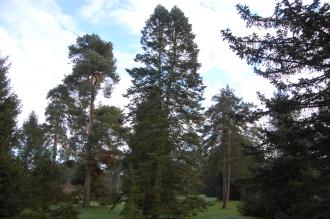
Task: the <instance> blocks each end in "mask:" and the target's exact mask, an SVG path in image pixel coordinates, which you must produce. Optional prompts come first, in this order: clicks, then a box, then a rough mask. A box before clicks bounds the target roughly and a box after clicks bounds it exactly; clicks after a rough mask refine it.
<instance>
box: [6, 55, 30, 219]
mask: <svg viewBox="0 0 330 219" xmlns="http://www.w3.org/2000/svg"><path fill="white" fill-rule="evenodd" d="M8 71H9V64H8V63H7V58H2V57H0V217H2V216H9V215H12V214H15V213H16V212H17V211H19V210H20V209H21V208H22V207H23V204H24V202H23V200H22V199H23V196H24V195H23V191H24V188H23V187H24V186H23V182H24V180H25V179H24V177H23V176H24V174H23V169H22V167H21V165H20V163H18V162H17V160H16V159H15V157H14V156H13V153H12V152H13V148H14V147H15V146H16V145H17V140H16V137H17V130H16V117H17V115H18V113H19V101H18V99H17V96H16V95H15V94H14V93H13V92H12V91H11V88H10V82H9V79H8V76H7V74H8Z"/></svg>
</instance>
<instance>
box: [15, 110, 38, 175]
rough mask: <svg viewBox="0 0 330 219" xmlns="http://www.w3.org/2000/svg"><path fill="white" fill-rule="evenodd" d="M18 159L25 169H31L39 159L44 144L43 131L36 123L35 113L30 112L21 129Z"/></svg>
mask: <svg viewBox="0 0 330 219" xmlns="http://www.w3.org/2000/svg"><path fill="white" fill-rule="evenodd" d="M20 135H21V138H20V148H19V155H18V156H19V157H20V159H21V161H22V162H23V164H24V167H25V168H26V169H33V168H35V166H36V163H35V162H36V161H37V160H38V159H40V158H41V156H42V152H43V147H44V143H45V130H44V129H43V127H41V125H40V124H39V123H38V117H37V115H36V114H35V112H31V114H30V115H29V118H28V120H26V121H25V122H24V123H23V125H22V129H21V133H20Z"/></svg>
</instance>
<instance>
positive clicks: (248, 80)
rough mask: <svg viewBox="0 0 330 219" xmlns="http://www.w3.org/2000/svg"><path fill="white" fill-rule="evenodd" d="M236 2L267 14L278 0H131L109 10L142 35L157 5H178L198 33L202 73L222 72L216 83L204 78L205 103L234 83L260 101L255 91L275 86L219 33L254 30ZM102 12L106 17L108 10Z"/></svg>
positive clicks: (249, 97) (248, 96) (245, 94)
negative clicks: (230, 46)
mask: <svg viewBox="0 0 330 219" xmlns="http://www.w3.org/2000/svg"><path fill="white" fill-rule="evenodd" d="M237 3H240V4H246V5H249V6H250V7H251V10H252V11H256V12H258V14H261V15H264V16H265V15H266V16H267V15H271V14H272V12H273V8H274V6H275V1H261V0H259V1H256V0H231V1H217V0H204V1H198V0H182V1H175V0H159V1H152V0H144V1H135V0H128V1H127V3H126V4H125V5H124V6H123V7H121V8H118V9H116V8H112V10H109V11H110V12H109V14H108V16H109V17H108V19H115V20H116V21H117V22H118V23H120V24H124V25H126V26H127V27H128V28H129V29H130V30H131V33H132V34H135V35H136V36H137V37H140V31H141V30H142V28H143V27H144V25H145V21H146V20H147V19H148V18H149V16H150V14H152V12H153V10H154V8H155V6H156V5H157V4H162V5H164V6H165V7H166V8H168V9H171V8H172V7H173V6H174V5H177V6H178V7H179V8H180V9H181V10H182V11H183V12H184V13H185V15H186V16H187V17H188V18H189V21H190V22H191V24H192V28H193V32H194V33H195V34H196V43H197V44H198V46H199V48H200V54H199V61H200V62H201V63H202V68H201V69H200V72H201V74H202V75H204V76H205V75H207V74H208V72H209V71H210V70H211V69H218V71H219V77H218V78H217V79H218V80H219V82H218V83H217V84H215V83H210V81H205V82H206V85H207V86H208V88H207V89H206V91H205V97H206V101H205V103H206V105H207V104H208V103H210V99H211V96H212V95H214V94H215V93H213V94H212V92H211V91H214V90H218V89H219V88H220V87H221V86H224V85H225V84H229V85H230V86H232V87H233V88H234V89H235V90H236V91H237V94H238V95H240V96H243V97H244V98H245V99H246V100H247V101H253V102H258V100H257V96H256V92H257V91H261V92H263V93H266V94H270V93H272V86H271V85H270V84H269V82H268V81H266V80H264V79H262V78H260V77H258V76H256V75H254V74H252V71H253V70H252V68H251V67H250V66H248V65H247V64H246V63H245V61H243V60H240V59H239V58H238V57H237V56H236V55H235V54H234V53H233V52H232V51H231V50H230V49H229V47H228V44H227V42H224V41H222V37H221V34H220V30H221V29H226V28H230V29H231V30H232V31H233V32H234V33H235V34H242V35H246V34H247V33H249V32H251V30H248V29H246V28H245V24H244V22H243V21H242V20H241V18H240V16H239V15H238V14H237V10H236V7H235V5H236V4H237ZM103 15H104V16H107V14H106V13H103ZM103 19H107V18H106V17H104V18H103ZM220 74H223V75H220ZM223 78H229V81H226V82H224V81H221V80H223Z"/></svg>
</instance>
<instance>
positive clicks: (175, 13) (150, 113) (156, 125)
mask: <svg viewBox="0 0 330 219" xmlns="http://www.w3.org/2000/svg"><path fill="white" fill-rule="evenodd" d="M141 45H142V49H143V53H142V54H137V55H136V59H135V60H136V61H137V62H139V63H141V64H142V67H139V68H132V69H129V70H127V71H128V73H129V74H130V75H131V77H132V78H133V80H132V83H133V85H132V86H131V87H130V88H129V89H128V93H127V96H128V97H129V98H131V103H130V106H129V108H130V116H131V122H132V125H133V134H132V136H131V138H130V141H129V147H130V153H129V155H128V157H127V163H129V164H130V165H132V168H133V169H134V174H135V175H134V181H135V185H136V187H137V190H136V191H137V192H136V193H137V194H136V199H137V200H136V201H135V202H134V204H135V205H136V206H137V209H141V210H143V214H144V215H145V216H146V217H152V218H161V217H167V218H169V217H173V218H181V217H184V216H187V215H189V214H190V213H191V212H192V211H196V210H199V208H201V207H202V203H201V202H200V203H199V204H196V205H194V206H193V205H192V206H190V207H189V206H187V205H185V204H184V201H183V200H191V199H190V197H191V196H194V193H196V187H197V186H198V185H199V183H200V181H199V170H200V169H199V168H200V165H199V164H198V160H199V158H200V155H201V153H200V152H201V148H200V146H201V141H200V137H199V135H198V131H197V130H198V128H199V127H200V125H201V122H202V115H201V109H202V108H201V105H200V101H201V100H202V99H203V97H202V95H203V90H204V86H203V84H202V79H201V77H200V75H199V73H198V69H199V67H200V64H199V63H198V62H197V56H198V48H197V45H196V44H195V43H194V35H193V34H192V31H191V25H190V24H189V22H188V19H187V18H186V17H185V16H184V14H183V12H182V11H181V10H180V9H179V8H177V7H174V8H172V9H171V11H168V10H167V9H166V8H164V7H163V6H161V5H158V6H157V7H156V8H155V11H154V13H153V14H152V15H151V16H150V18H149V19H148V20H147V22H146V26H145V27H144V29H143V30H142V38H141ZM129 178H130V177H127V178H126V179H129ZM129 189H130V188H126V190H127V191H126V192H127V193H129V191H128V190H129ZM126 204H129V202H128V203H126ZM197 206H199V207H197ZM133 209H135V208H133Z"/></svg>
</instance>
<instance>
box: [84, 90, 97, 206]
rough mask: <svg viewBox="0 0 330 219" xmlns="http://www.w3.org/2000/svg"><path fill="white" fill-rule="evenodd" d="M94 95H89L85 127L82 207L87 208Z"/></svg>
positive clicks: (90, 174)
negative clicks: (89, 101) (89, 100)
mask: <svg viewBox="0 0 330 219" xmlns="http://www.w3.org/2000/svg"><path fill="white" fill-rule="evenodd" d="M94 99H95V98H94V95H93V94H91V103H90V108H89V118H88V125H87V145H86V158H85V159H86V160H85V165H86V172H85V182H84V198H83V207H84V208H88V207H89V206H90V202H91V198H90V193H91V176H92V170H93V160H92V157H91V156H92V155H91V153H92V149H91V142H90V138H91V135H92V128H93V122H94Z"/></svg>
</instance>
